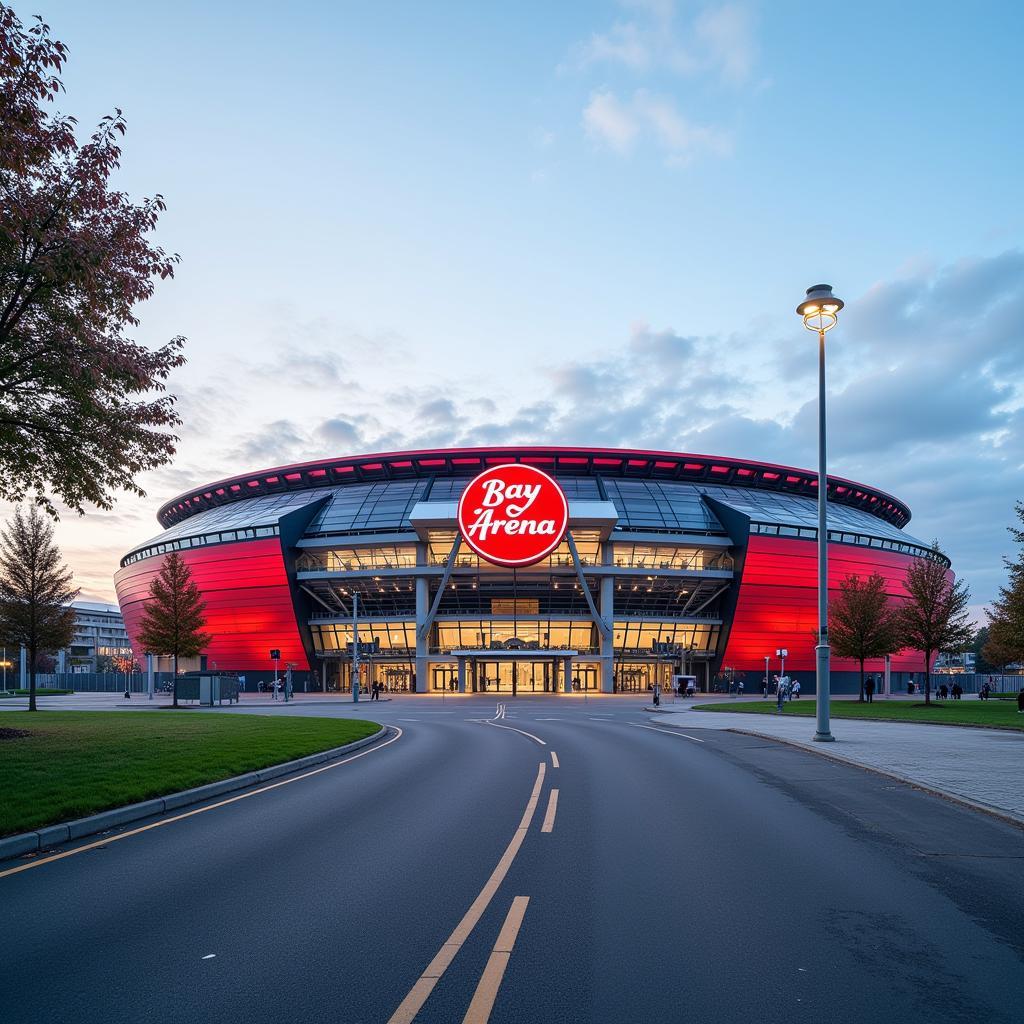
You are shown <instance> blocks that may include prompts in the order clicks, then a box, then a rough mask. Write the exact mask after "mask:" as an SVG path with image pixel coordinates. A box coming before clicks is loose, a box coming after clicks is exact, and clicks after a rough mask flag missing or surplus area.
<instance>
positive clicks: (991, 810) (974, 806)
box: [722, 728, 1024, 829]
mask: <svg viewBox="0 0 1024 1024" xmlns="http://www.w3.org/2000/svg"><path fill="white" fill-rule="evenodd" d="M722 731H723V732H732V733H737V734H738V735H741V736H756V737H757V738H758V739H759V740H772V741H773V742H775V743H782V744H784V745H785V746H787V747H793V748H794V749H796V750H804V751H806V752H807V753H809V754H817V755H818V757H825V758H828V760H830V761H836V762H838V763H839V764H845V765H848V766H849V767H851V768H860V769H862V770H863V771H866V772H873V773H874V774H875V775H881V776H882V777H883V778H886V779H892V780H893V781H894V782H902V783H903V784H904V785H906V786H910V787H912V788H913V789H917V790H920V791H921V792H922V793H928V794H929V795H931V796H937V797H941V798H942V799H943V800H948V801H949V802H950V803H954V804H960V805H961V806H962V807H969V808H970V809H971V810H973V811H981V812H982V813H983V814H988V815H989V816H990V817H993V818H998V819H999V820H1000V821H1002V822H1005V823H1006V824H1007V825H1013V826H1014V827H1015V828H1019V829H1024V819H1022V818H1018V817H1017V816H1016V815H1014V814H1011V813H1010V812H1009V811H1005V810H1002V809H1001V808H998V807H993V806H992V805H991V804H983V803H980V802H979V801H977V800H972V799H971V798H970V797H966V796H960V795H959V794H958V793H950V792H949V791H948V790H945V789H936V788H935V787H934V786H928V785H926V784H925V783H923V782H919V781H918V780H917V779H911V778H909V777H908V776H906V775H900V773H899V772H891V771H888V770H886V769H885V768H876V767H875V766H874V765H870V764H864V763H863V762H862V761H855V760H853V758H850V757H844V756H843V755H842V754H836V753H833V752H832V751H831V750H825V749H824V748H823V745H822V744H820V743H817V744H814V745H813V746H812V745H811V744H810V743H801V742H800V741H799V740H790V739H783V738H782V737H780V736H772V735H770V734H769V733H766V732H757V731H756V730H754V729H737V728H729V729H723V730H722Z"/></svg>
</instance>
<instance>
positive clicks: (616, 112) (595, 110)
mask: <svg viewBox="0 0 1024 1024" xmlns="http://www.w3.org/2000/svg"><path fill="white" fill-rule="evenodd" d="M583 124H584V126H585V127H586V130H587V134H588V135H589V136H590V137H591V138H592V139H595V140H596V141H598V142H600V143H603V144H604V145H606V146H608V147H609V148H611V149H614V150H615V151H616V152H617V153H626V152H628V151H629V150H630V149H631V148H632V146H633V142H634V141H635V139H636V137H637V134H638V133H639V131H640V124H639V121H638V119H637V115H636V112H635V111H634V110H632V109H631V108H630V107H629V106H627V105H624V104H623V103H621V102H620V101H619V99H618V98H617V97H616V96H615V95H614V93H611V92H607V91H601V92H595V93H594V94H593V95H592V96H591V97H590V102H589V103H588V104H587V105H586V107H585V108H584V110H583Z"/></svg>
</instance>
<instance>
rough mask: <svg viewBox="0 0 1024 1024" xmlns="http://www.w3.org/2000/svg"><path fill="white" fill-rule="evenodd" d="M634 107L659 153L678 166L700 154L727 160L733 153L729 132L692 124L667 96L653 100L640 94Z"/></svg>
mask: <svg viewBox="0 0 1024 1024" xmlns="http://www.w3.org/2000/svg"><path fill="white" fill-rule="evenodd" d="M633 106H634V108H635V109H636V111H637V112H638V113H639V115H640V116H641V117H642V118H643V119H644V120H645V121H646V122H647V124H648V125H649V126H650V128H651V129H652V130H653V132H654V134H655V136H656V138H657V140H658V142H659V143H660V145H661V147H662V149H664V150H666V151H667V152H668V153H669V154H671V156H672V157H673V158H674V160H675V161H677V162H688V161H689V160H690V159H691V158H692V157H693V156H694V155H696V154H699V153H704V152H707V153H711V154H713V155H715V156H726V155H728V154H729V153H731V152H732V139H731V137H730V136H729V134H728V132H725V131H722V130H721V129H719V128H714V127H712V126H710V125H702V124H694V123H693V122H692V121H690V120H689V119H688V118H686V117H684V116H683V115H682V114H681V113H680V112H679V111H678V110H677V109H676V105H675V102H674V101H673V100H672V99H671V98H669V97H667V96H655V95H651V94H650V93H647V92H644V91H640V92H638V93H637V94H636V96H635V97H634V99H633Z"/></svg>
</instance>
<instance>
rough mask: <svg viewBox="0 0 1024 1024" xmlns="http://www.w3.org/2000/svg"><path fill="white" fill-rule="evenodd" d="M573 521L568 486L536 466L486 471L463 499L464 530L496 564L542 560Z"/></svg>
mask: <svg viewBox="0 0 1024 1024" xmlns="http://www.w3.org/2000/svg"><path fill="white" fill-rule="evenodd" d="M568 525H569V504H568V502H567V501H566V500H565V495H564V494H563V493H562V488H561V487H559V486H558V484H557V483H555V481H554V480H552V479H551V477H549V476H548V475H547V473H544V472H542V471H541V470H539V469H535V468H534V467H533V466H523V465H521V464H519V463H510V464H509V465H506V466H495V467H493V468H492V469H485V470H484V471H483V472H482V473H481V474H480V475H479V476H476V477H474V478H473V479H472V480H470V482H469V484H468V486H467V487H466V489H465V490H464V491H463V492H462V497H461V498H460V499H459V531H460V532H461V533H462V536H463V538H464V539H465V541H466V543H467V544H468V545H469V546H470V547H471V548H472V549H473V550H474V551H475V552H476V553H477V554H478V555H480V557H481V558H486V559H487V561H488V562H493V563H494V564H495V565H506V566H509V567H512V566H520V565H533V563H534V562H539V561H540V560H541V559H542V558H545V557H546V556H547V555H550V554H551V552H552V551H554V550H555V548H557V547H558V545H559V544H560V543H561V542H562V537H563V536H564V535H565V529H566V527H567V526H568Z"/></svg>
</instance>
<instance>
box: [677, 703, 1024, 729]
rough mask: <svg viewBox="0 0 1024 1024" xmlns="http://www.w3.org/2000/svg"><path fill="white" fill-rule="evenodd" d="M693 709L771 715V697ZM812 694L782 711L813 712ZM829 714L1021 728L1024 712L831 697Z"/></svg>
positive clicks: (1012, 707)
mask: <svg viewBox="0 0 1024 1024" xmlns="http://www.w3.org/2000/svg"><path fill="white" fill-rule="evenodd" d="M695 710H697V711H734V712H736V713H738V714H752V715H773V714H775V713H776V712H775V698H774V697H771V698H769V699H768V700H763V701H757V702H755V701H742V702H740V701H729V702H728V703H726V702H724V701H723V702H722V703H720V704H703V705H697V706H696V708H695ZM814 711H815V707H814V698H813V697H803V698H801V699H800V700H791V701H787V702H786V704H785V710H784V711H783V712H782V713H783V714H784V715H789V716H802V717H804V718H811V717H813V716H814ZM831 711H832V717H833V718H874V719H889V720H892V721H897V722H939V723H944V724H946V725H1000V726H1003V727H1005V728H1009V729H1022V730H1024V715H1018V714H1017V702H1016V700H1012V701H1009V700H989V701H983V700H956V701H953V700H947V701H933V702H932V703H931V704H930V705H929V706H928V707H925V706H924V704H918V703H916V702H915V703H913V704H911V703H909V702H908V701H894V700H890V701H885V700H876V701H872V702H871V703H870V704H861V703H860V702H859V701H856V700H853V701H849V700H833V701H832V708H831Z"/></svg>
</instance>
